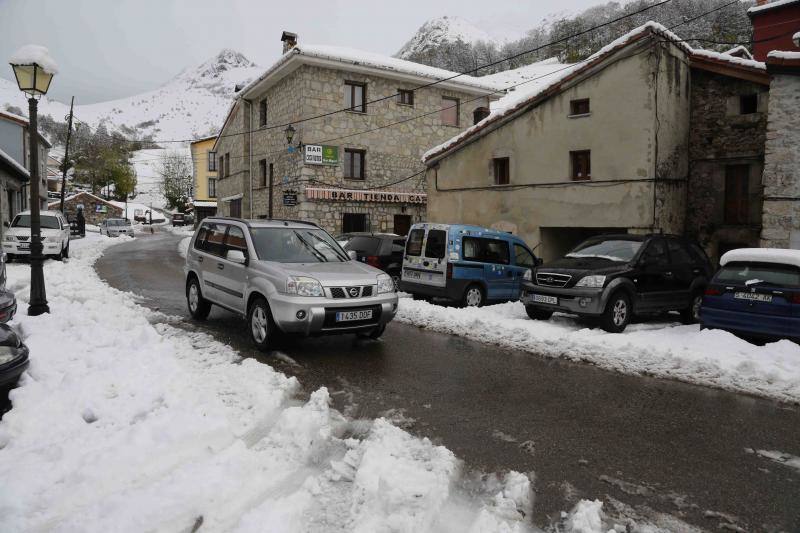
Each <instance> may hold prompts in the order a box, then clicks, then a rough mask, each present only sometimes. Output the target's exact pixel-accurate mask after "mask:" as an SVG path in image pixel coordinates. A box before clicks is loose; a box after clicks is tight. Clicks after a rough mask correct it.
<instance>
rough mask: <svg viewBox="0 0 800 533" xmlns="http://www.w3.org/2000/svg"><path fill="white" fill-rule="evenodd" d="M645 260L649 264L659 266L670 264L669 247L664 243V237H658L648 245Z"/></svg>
mask: <svg viewBox="0 0 800 533" xmlns="http://www.w3.org/2000/svg"><path fill="white" fill-rule="evenodd" d="M644 260H645V261H646V262H647V263H648V264H652V265H657V266H667V265H669V257H668V256H667V247H666V246H665V245H664V241H663V240H662V239H656V240H654V241H652V242H650V244H648V245H647V248H646V249H645V251H644Z"/></svg>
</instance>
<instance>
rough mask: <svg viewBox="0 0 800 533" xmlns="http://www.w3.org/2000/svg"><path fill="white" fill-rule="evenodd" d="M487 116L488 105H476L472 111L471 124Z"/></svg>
mask: <svg viewBox="0 0 800 533" xmlns="http://www.w3.org/2000/svg"><path fill="white" fill-rule="evenodd" d="M488 116H489V108H488V107H476V108H475V111H473V112H472V124H473V125H475V124H477V123H478V122H480V121H481V120H483V119H485V118H486V117H488Z"/></svg>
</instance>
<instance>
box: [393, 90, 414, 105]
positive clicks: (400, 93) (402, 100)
mask: <svg viewBox="0 0 800 533" xmlns="http://www.w3.org/2000/svg"><path fill="white" fill-rule="evenodd" d="M397 103H398V104H400V105H414V91H407V90H405V89H397Z"/></svg>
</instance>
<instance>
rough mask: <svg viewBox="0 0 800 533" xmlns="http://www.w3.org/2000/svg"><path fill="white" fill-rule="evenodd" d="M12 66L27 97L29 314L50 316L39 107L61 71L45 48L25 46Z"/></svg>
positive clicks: (21, 89) (13, 58)
mask: <svg viewBox="0 0 800 533" xmlns="http://www.w3.org/2000/svg"><path fill="white" fill-rule="evenodd" d="M9 63H11V67H12V68H13V69H14V76H16V78H17V85H19V89H20V91H22V92H24V93H25V94H26V95H28V122H29V124H28V149H29V151H30V182H31V183H30V194H31V198H30V209H31V294H30V300H29V302H28V314H29V315H33V316H36V315H41V314H42V313H49V312H50V307H48V305H47V294H46V292H45V287H44V272H43V270H42V263H43V262H44V257H42V229H41V219H40V213H39V209H40V207H41V200H40V199H39V185H40V183H39V181H40V179H41V176H40V175H39V144H40V138H39V129H38V127H39V126H38V117H37V105H38V103H39V98H41V96H42V95H44V94H47V90H48V89H49V88H50V82H51V81H52V80H53V74H55V73H56V72H57V71H58V68H57V66H56V63H55V61H53V58H51V57H50V53H49V52H48V51H47V48H45V47H43V46H36V45H27V46H23V47H22V48H20V49H19V50H17V52H16V53H15V54H14V55H13V56H11V60H10V61H9Z"/></svg>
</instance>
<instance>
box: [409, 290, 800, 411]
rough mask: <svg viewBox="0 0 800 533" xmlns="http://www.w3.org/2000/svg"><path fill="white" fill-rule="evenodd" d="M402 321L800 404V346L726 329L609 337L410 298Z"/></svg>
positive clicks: (519, 309) (640, 328)
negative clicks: (750, 338)
mask: <svg viewBox="0 0 800 533" xmlns="http://www.w3.org/2000/svg"><path fill="white" fill-rule="evenodd" d="M397 320H399V321H401V322H405V323H408V324H413V325H416V326H420V327H424V328H427V329H430V330H432V331H439V332H442V333H450V334H453V335H459V336H462V337H468V338H470V339H473V340H477V341H481V342H485V343H489V344H495V345H498V346H503V347H506V348H511V349H517V350H523V351H527V352H531V353H535V354H538V355H543V356H546V357H557V358H564V359H570V360H573V361H587V362H590V363H593V364H596V365H598V366H601V367H603V368H607V369H609V370H614V371H617V372H622V373H624V374H647V375H652V376H656V377H661V378H669V379H677V380H680V381H685V382H688V383H696V384H699V385H706V386H711V387H718V388H722V389H728V390H732V391H737V392H746V393H750V394H755V395H758V396H764V397H768V398H775V399H777V400H781V401H787V402H800V346H798V345H797V344H794V343H792V342H790V341H788V340H782V341H779V342H774V343H769V344H766V345H765V346H756V345H753V344H750V343H748V342H747V341H745V340H742V339H740V338H738V337H736V336H734V335H732V334H730V333H727V332H724V331H720V330H703V331H701V330H700V327H699V326H697V325H692V326H683V325H679V324H675V323H664V322H646V323H642V324H631V325H630V326H628V328H627V329H626V330H625V332H623V333H618V334H614V333H606V332H604V331H602V330H600V329H590V328H588V327H586V325H585V324H583V323H581V322H579V321H577V320H575V319H572V318H570V317H566V316H561V315H555V316H554V317H553V318H551V319H550V320H547V321H542V320H531V319H529V318H528V316H527V314H526V313H525V308H524V306H523V305H522V304H521V303H519V302H511V303H505V304H499V305H493V306H489V307H483V308H479V309H476V308H466V309H457V308H450V307H442V306H438V305H432V304H429V303H427V302H423V301H413V300H412V299H410V298H403V299H401V300H400V306H399V309H398V314H397Z"/></svg>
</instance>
